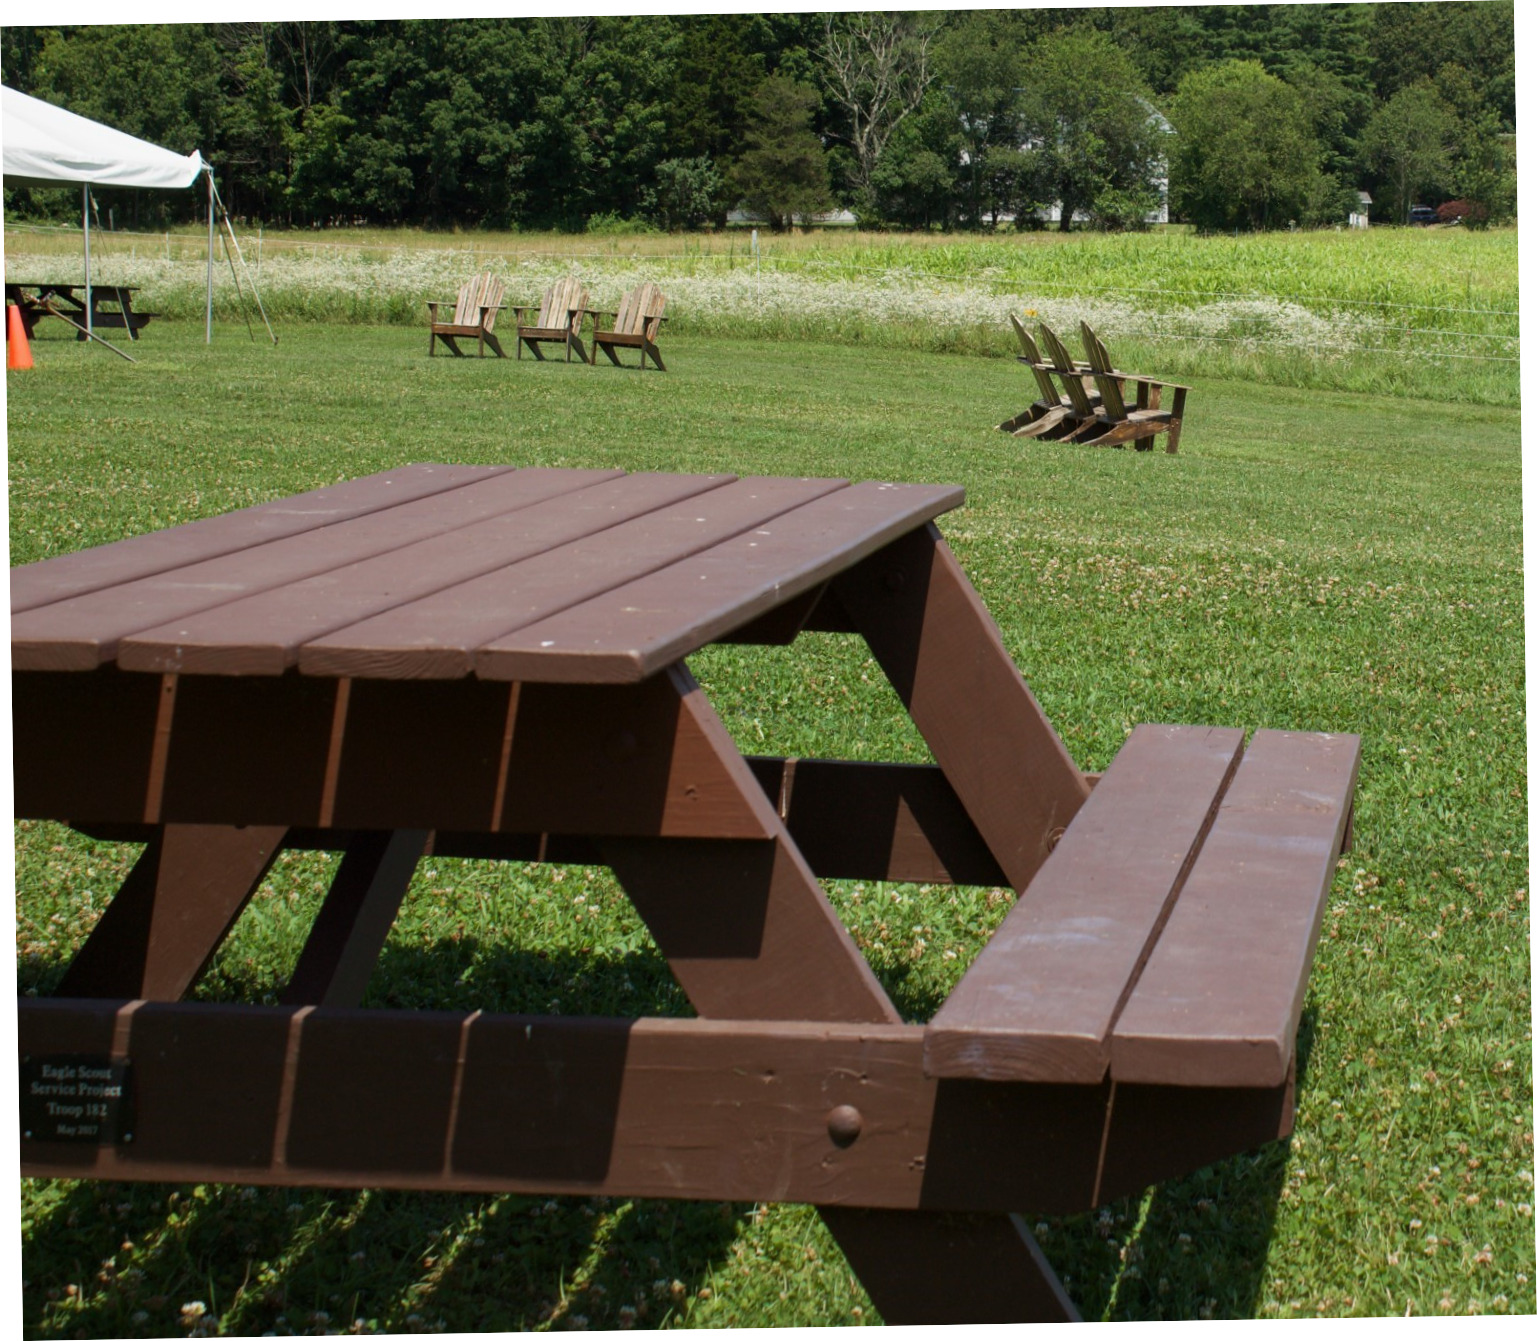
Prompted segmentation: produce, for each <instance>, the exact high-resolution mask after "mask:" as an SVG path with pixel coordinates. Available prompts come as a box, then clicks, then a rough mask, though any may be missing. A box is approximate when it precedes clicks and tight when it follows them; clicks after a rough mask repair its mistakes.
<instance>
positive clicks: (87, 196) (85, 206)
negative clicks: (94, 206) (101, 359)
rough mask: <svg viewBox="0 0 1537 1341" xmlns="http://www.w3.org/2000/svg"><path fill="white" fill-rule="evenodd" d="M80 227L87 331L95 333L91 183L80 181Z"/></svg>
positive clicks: (89, 333) (87, 332) (90, 333)
mask: <svg viewBox="0 0 1537 1341" xmlns="http://www.w3.org/2000/svg"><path fill="white" fill-rule="evenodd" d="M80 228H81V231H82V233H83V234H84V235H85V333H86V334H87V335H94V334H95V332H94V331H92V329H91V326H92V322H91V309H92V307H94V306H95V304H93V303H92V302H91V185H90V183H89V182H81V183H80Z"/></svg>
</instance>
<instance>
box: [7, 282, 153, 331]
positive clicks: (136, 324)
mask: <svg viewBox="0 0 1537 1341" xmlns="http://www.w3.org/2000/svg"><path fill="white" fill-rule="evenodd" d="M138 291H139V290H138V287H137V286H136V285H132V284H93V285H91V287H90V305H89V306H90V317H91V320H90V323H89V324H90V328H91V329H92V330H108V329H116V330H124V329H126V330H127V331H128V338H129V339H130V340H137V339H138V338H139V331H140V330H142V329H143V327H144V326H145V324H146V323H147V322H148V321H149V320H150V318H151V317H154V316H155V315H157V314H156V313H154V312H142V311H135V310H134V306H133V296H134V294H136V293H138ZM5 301H6V302H7V303H14V304H15V305H16V307H17V308H18V309H19V310H20V312H21V323H22V325H23V326H24V327H25V328H26V332H27V339H28V340H30V339H31V338H32V336H33V333H34V332H35V331H36V330H37V323H38V322H39V321H41V320H42V319H43V318H44V317H59V318H60V319H62V320H63V321H65V322H67V323H68V324H69V325H71V326H74V327H75V328H76V331H77V334H76V336H75V338H76V339H77V340H84V339H85V338H86V337H85V334H84V328H85V326H86V324H87V323H86V311H87V304H86V286H85V285H84V284H39V283H27V282H22V281H17V282H14V283H13V282H12V281H10V280H7V281H6V283H5ZM6 334H7V337H8V338H9V334H10V332H9V329H7V332H6Z"/></svg>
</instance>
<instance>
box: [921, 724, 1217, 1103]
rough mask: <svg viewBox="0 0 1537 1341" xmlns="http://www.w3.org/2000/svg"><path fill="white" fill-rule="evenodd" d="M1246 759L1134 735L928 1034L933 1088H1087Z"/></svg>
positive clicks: (1206, 737)
mask: <svg viewBox="0 0 1537 1341" xmlns="http://www.w3.org/2000/svg"><path fill="white" fill-rule="evenodd" d="M1242 746H1243V732H1242V731H1240V730H1238V729H1236V728H1223V727H1178V726H1139V727H1137V728H1136V730H1135V731H1133V732H1132V734H1131V736H1130V737H1129V738H1128V739H1127V741H1126V743H1125V744H1124V745H1123V746H1122V747H1121V749H1120V752H1119V753H1118V754H1117V755H1116V757H1115V759H1114V761H1113V762H1112V763H1111V765H1110V767H1109V768H1108V769H1107V770H1106V772H1105V774H1104V776H1103V777H1102V778H1101V779H1100V781H1099V783H1098V785H1097V786H1096V787H1095V788H1094V790H1093V792H1092V793H1091V794H1090V796H1089V799H1088V800H1087V801H1085V802H1084V804H1083V808H1082V809H1081V810H1080V811H1079V812H1078V815H1077V817H1076V818H1075V819H1074V821H1073V823H1072V824H1071V825H1069V826H1068V829H1067V832H1066V833H1065V834H1064V835H1063V837H1062V839H1061V841H1060V842H1059V843H1058V844H1057V847H1056V850H1055V851H1054V852H1053V853H1052V854H1051V856H1050V858H1048V860H1047V861H1046V864H1045V865H1044V866H1042V867H1041V869H1040V871H1039V873H1038V874H1037V875H1036V877H1035V879H1034V880H1033V881H1031V883H1030V885H1029V886H1028V888H1027V889H1026V890H1025V891H1024V893H1023V895H1022V896H1021V897H1020V900H1019V902H1018V903H1017V904H1016V905H1015V906H1014V908H1013V909H1012V910H1011V911H1010V912H1009V914H1008V916H1007V917H1006V918H1005V919H1004V921H1003V923H1002V925H1001V926H1000V927H999V928H998V930H997V931H995V932H994V933H993V936H992V939H991V940H990V941H988V943H987V944H986V945H985V946H983V948H982V951H981V953H980V954H979V955H978V956H977V958H976V960H975V961H974V962H973V963H972V966H971V968H970V969H969V970H967V972H966V974H965V975H964V976H963V977H962V979H961V981H960V983H959V984H958V985H957V986H956V988H955V990H954V991H953V992H952V993H951V994H950V997H949V999H948V1000H947V1001H946V1002H945V1004H944V1005H943V1006H942V1007H941V1008H940V1010H939V1012H938V1013H937V1014H936V1015H935V1017H934V1019H933V1021H932V1022H931V1023H930V1025H929V1031H928V1036H927V1039H926V1041H925V1044H924V1058H925V1063H926V1065H927V1066H928V1067H929V1069H930V1070H931V1071H932V1072H933V1073H934V1074H935V1075H941V1076H966V1077H972V1078H975V1079H983V1080H1050V1081H1075V1082H1082V1083H1092V1082H1095V1081H1098V1080H1099V1079H1101V1078H1102V1077H1103V1076H1104V1075H1105V1071H1106V1067H1107V1065H1108V1062H1109V1055H1110V1052H1109V1042H1110V1033H1111V1027H1112V1025H1113V1024H1114V1022H1115V1019H1116V1016H1117V1014H1118V1013H1119V1012H1120V1010H1121V1007H1122V1005H1123V1003H1124V1002H1125V1000H1126V997H1127V994H1128V992H1129V991H1130V990H1131V988H1132V985H1133V984H1134V983H1135V981H1136V977H1137V974H1138V972H1139V970H1140V969H1141V967H1142V965H1143V963H1144V962H1145V960H1146V957H1147V954H1148V951H1149V950H1150V948H1151V946H1152V944H1153V942H1154V941H1155V940H1156V939H1157V936H1158V933H1159V931H1160V929H1161V928H1162V926H1163V922H1164V919H1165V918H1166V917H1167V916H1168V910H1169V907H1170V904H1171V901H1172V900H1173V899H1174V898H1175V897H1176V896H1177V895H1178V893H1179V888H1180V882H1181V880H1182V878H1183V877H1184V876H1185V874H1186V873H1187V871H1188V869H1189V864H1190V862H1191V861H1192V860H1193V859H1194V857H1195V853H1196V852H1197V851H1198V850H1199V848H1200V845H1201V840H1202V838H1203V837H1204V836H1205V833H1206V830H1207V827H1208V826H1209V825H1210V823H1211V819H1212V816H1213V814H1214V813H1215V811H1216V806H1217V801H1218V798H1219V797H1220V796H1221V795H1222V791H1223V788H1224V786H1225V785H1226V784H1227V782H1228V779H1229V778H1230V776H1231V774H1232V769H1233V766H1234V763H1235V762H1236V760H1237V758H1238V755H1239V752H1240V750H1241V749H1242Z"/></svg>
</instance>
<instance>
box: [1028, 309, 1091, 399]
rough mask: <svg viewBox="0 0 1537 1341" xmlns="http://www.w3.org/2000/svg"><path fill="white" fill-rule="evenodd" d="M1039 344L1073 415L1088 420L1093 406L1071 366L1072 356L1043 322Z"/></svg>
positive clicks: (1081, 379) (1077, 373)
mask: <svg viewBox="0 0 1537 1341" xmlns="http://www.w3.org/2000/svg"><path fill="white" fill-rule="evenodd" d="M1040 332H1041V343H1042V344H1043V345H1045V346H1046V353H1047V355H1048V356H1049V357H1050V359H1051V363H1052V366H1053V367H1054V368H1055V369H1056V372H1057V376H1058V377H1060V378H1061V379H1062V388H1063V390H1064V391H1066V392H1067V398H1068V400H1069V401H1070V402H1071V403H1072V406H1073V410H1074V412H1075V413H1077V414H1080V415H1082V416H1083V417H1084V418H1089V417H1091V416H1092V415H1093V413H1094V406H1093V405H1092V404H1090V402H1089V393H1088V392H1087V391H1085V390H1084V389H1083V375H1082V374H1081V373H1080V372H1079V371H1078V369H1077V368H1076V367H1074V366H1073V359H1072V355H1070V354H1069V353H1068V352H1067V349H1066V348H1065V347H1064V346H1063V344H1062V341H1061V340H1059V339H1057V333H1056V332H1055V331H1053V330H1052V329H1051V327H1050V326H1048V325H1047V324H1046V323H1045V322H1044V321H1043V322H1041V324H1040Z"/></svg>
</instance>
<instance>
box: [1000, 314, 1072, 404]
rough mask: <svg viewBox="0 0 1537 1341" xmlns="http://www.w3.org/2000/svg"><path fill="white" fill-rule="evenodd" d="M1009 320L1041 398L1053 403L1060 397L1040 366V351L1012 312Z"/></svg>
mask: <svg viewBox="0 0 1537 1341" xmlns="http://www.w3.org/2000/svg"><path fill="white" fill-rule="evenodd" d="M1009 320H1010V321H1012V322H1013V323H1014V334H1015V335H1016V336H1018V337H1019V347H1020V349H1021V350H1023V351H1024V357H1025V362H1026V363H1028V364H1029V365H1030V371H1031V372H1032V373H1034V374H1035V386H1036V390H1037V391H1039V392H1040V393H1041V399H1042V400H1043V401H1045V402H1046V404H1048V405H1055V404H1056V403H1057V401H1058V400H1059V399H1060V397H1059V396H1058V395H1057V388H1056V386H1055V385H1054V384H1053V382H1052V380H1051V374H1050V373H1048V372H1047V371H1046V369H1045V368H1043V367H1042V366H1041V363H1042V359H1041V351H1040V350H1039V349H1037V348H1036V344H1035V341H1034V340H1033V339H1032V338H1031V336H1030V332H1029V331H1027V330H1026V329H1025V327H1024V324H1023V323H1022V322H1021V321H1020V319H1019V318H1018V317H1016V316H1015V315H1014V314H1013V313H1012V312H1010V313H1009Z"/></svg>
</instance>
